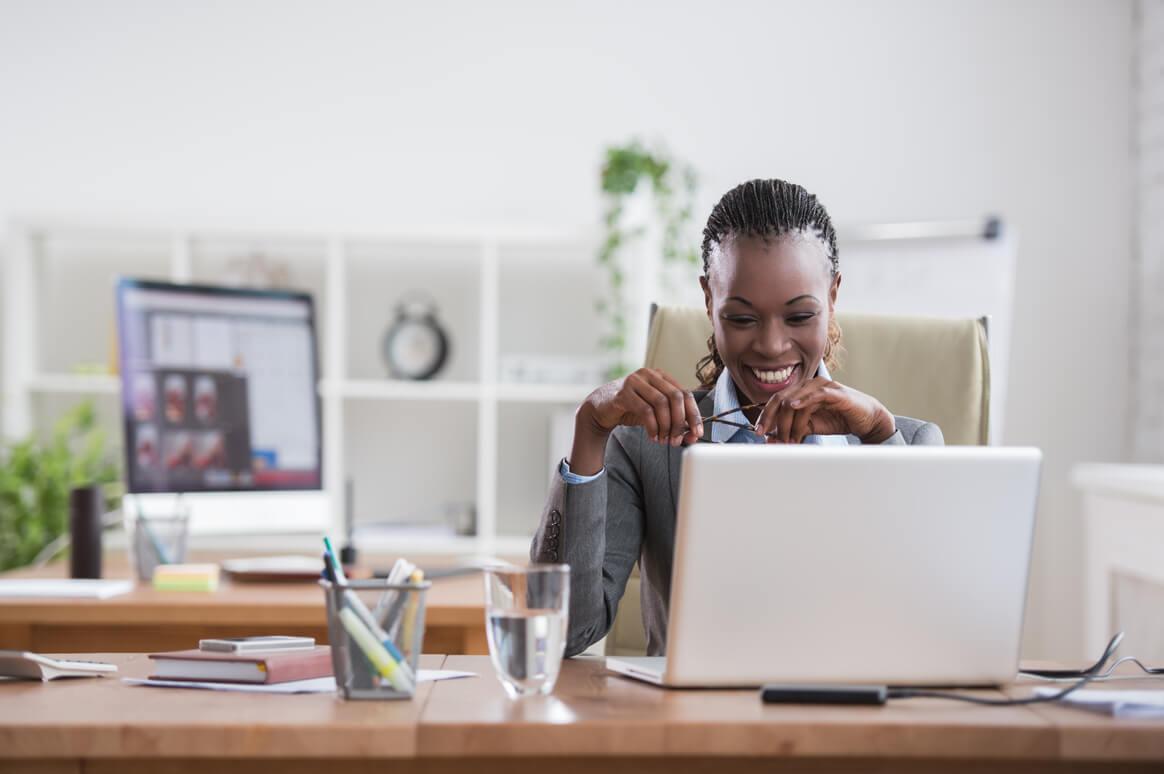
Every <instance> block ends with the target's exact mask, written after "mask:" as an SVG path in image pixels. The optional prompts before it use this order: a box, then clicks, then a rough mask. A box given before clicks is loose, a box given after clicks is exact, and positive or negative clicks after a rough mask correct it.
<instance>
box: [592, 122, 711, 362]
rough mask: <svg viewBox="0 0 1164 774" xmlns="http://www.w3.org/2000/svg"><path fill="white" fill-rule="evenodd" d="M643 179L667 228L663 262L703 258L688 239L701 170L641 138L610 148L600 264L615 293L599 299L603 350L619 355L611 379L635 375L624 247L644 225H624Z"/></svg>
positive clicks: (604, 184) (605, 174) (605, 167)
mask: <svg viewBox="0 0 1164 774" xmlns="http://www.w3.org/2000/svg"><path fill="white" fill-rule="evenodd" d="M642 183H648V184H649V185H650V187H651V193H652V194H653V196H652V199H653V201H654V205H655V206H654V210H655V216H656V217H657V218H658V219H659V223H660V225H661V227H662V243H663V244H662V250H663V261H664V262H668V263H683V262H685V263H691V264H696V263H698V262H699V251H698V250H697V249H696V247H695V246H694V245H692V244H691V243H690V242H688V241H686V240H685V235H686V227H687V225H688V223H689V222H690V221H691V214H692V209H693V206H694V199H695V185H696V176H695V170H694V169H693V168H692V167H691V166H690V165H688V164H686V163H683V162H680V161H678V160H676V159H674V158H671V157H670V156H669V155H668V154H667V153H666V151H664V150H662V149H658V148H657V149H655V150H653V151H652V150H648V149H647V148H646V147H645V146H644V145H643V144H642V143H641V142H640V141H638V140H632V141H631V142H630V143H628V144H626V145H620V146H612V147H609V148H607V149H606V162H605V163H604V164H603V166H602V195H603V200H604V203H605V206H604V211H603V219H602V222H603V228H604V232H603V237H602V242H601V244H600V246H599V249H598V264H599V266H601V267H602V268H604V269H605V270H606V273H607V278H608V283H609V292H608V293H607V295H606V297H605V298H601V299H599V300H598V301H597V302H596V305H595V308H596V309H597V310H598V313H599V316H600V317H603V318H605V321H606V333H605V334H604V335H603V336H602V338H601V339H599V345H600V346H601V348H602V349H603V350H604V351H606V352H609V353H611V354H612V355H614V357H613V360H612V364H611V366H610V371H609V373H608V378H610V379H617V378H618V377H620V376H624V375H625V374H627V373H629V372H630V370H631V368H630V367H629V366H628V364H627V362H626V346H627V310H626V298H625V295H624V293H623V290H624V285H625V282H626V270H625V265H624V263H623V259H622V257H623V251H624V249H625V248H626V247H627V246H628V245H629V244H630V243H632V242H633V241H634V240H635V239H636V238H638V237H641V236H642V234H643V230H644V229H643V227H642V226H637V227H634V228H630V227H627V226H626V225H625V224H624V223H623V215H624V211H625V209H626V202H627V200H628V199H629V198H630V196H631V195H632V194H634V192H635V190H636V189H637V188H638V187H639V185H640V184H642Z"/></svg>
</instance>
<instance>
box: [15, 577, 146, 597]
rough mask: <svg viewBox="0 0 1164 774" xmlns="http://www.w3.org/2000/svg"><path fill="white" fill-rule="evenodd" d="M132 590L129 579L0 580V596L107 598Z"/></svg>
mask: <svg viewBox="0 0 1164 774" xmlns="http://www.w3.org/2000/svg"><path fill="white" fill-rule="evenodd" d="M130 591H133V581H131V580H77V579H72V578H15V579H4V580H0V597H4V598H9V599H11V598H32V599H49V598H53V597H71V598H79V599H109V598H110V597H116V596H118V595H119V594H128V593H129V592H130Z"/></svg>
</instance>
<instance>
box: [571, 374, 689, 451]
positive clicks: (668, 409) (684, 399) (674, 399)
mask: <svg viewBox="0 0 1164 774" xmlns="http://www.w3.org/2000/svg"><path fill="white" fill-rule="evenodd" d="M577 419H578V421H577V423H576V425H577V427H576V430H575V432H576V433H577V431H578V430H586V429H588V430H590V431H591V432H592V433H594V435H595V436H596V437H598V436H602V437H605V436H609V435H610V433H612V432H613V431H614V429H615V428H616V427H618V426H619V425H630V426H635V425H638V426H642V427H643V428H644V429H645V430H646V431H647V437H648V438H650V439H651V440H652V441H654V442H655V443H661V444H666V445H668V446H680V445H687V444H689V443H695V442H696V441H698V440H699V439H700V438H702V437H703V419H702V417H701V416H700V415H699V407H698V406H696V405H695V397H694V396H693V395H692V394H691V392H690V391H689V390H685V389H683V388H682V387H681V386H680V385H679V382H677V381H675V379H674V378H673V377H672V376H671V375H670V374H668V373H666V372H665V371H660V370H658V369H655V368H640V369H639V370H637V371H635V372H634V373H632V374H630V375H629V376H625V377H623V378H622V379H617V380H615V381H613V382H609V383H607V384H604V385H602V386H601V387H599V388H598V389H597V390H595V391H594V392H592V393H590V395H588V396H587V397H586V400H585V401H584V402H583V403H582V405H581V406H580V407H579V409H578V415H577ZM575 441H577V438H575Z"/></svg>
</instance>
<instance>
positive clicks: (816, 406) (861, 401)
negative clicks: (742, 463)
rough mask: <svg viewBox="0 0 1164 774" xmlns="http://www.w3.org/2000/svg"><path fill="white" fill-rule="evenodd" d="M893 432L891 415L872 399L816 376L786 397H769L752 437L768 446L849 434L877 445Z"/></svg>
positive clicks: (894, 427)
mask: <svg viewBox="0 0 1164 774" xmlns="http://www.w3.org/2000/svg"><path fill="white" fill-rule="evenodd" d="M896 430H897V428H896V425H895V423H894V421H893V415H892V414H891V413H889V409H887V408H885V406H882V405H881V402H880V401H878V400H877V399H876V398H874V397H872V396H871V395H866V394H865V393H863V392H859V391H858V390H854V389H853V388H851V387H846V386H845V385H843V384H841V383H840V382H834V381H832V380H831V379H823V378H821V377H819V376H818V377H814V378H812V379H809V380H808V381H807V382H805V383H804V384H802V385H800V386H799V387H797V388H796V389H794V390H792V391H791V392H789V393H788V394H787V395H773V396H772V398H771V399H770V400H769V401H768V404H767V405H766V406H764V410H763V411H761V412H760V418H759V420H757V421H756V434H757V435H760V436H763V437H765V438H766V439H767V441H768V443H800V442H802V441H803V440H804V438H805V436H809V435H843V434H850V433H851V434H852V435H855V436H857V437H858V438H860V439H861V443H881V442H882V441H884V440H886V439H887V438H889V437H890V436H891V435H893V434H894V432H896Z"/></svg>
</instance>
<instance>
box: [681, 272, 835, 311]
mask: <svg viewBox="0 0 1164 774" xmlns="http://www.w3.org/2000/svg"><path fill="white" fill-rule="evenodd" d="M699 287H701V288H703V305H704V307H706V309H707V319H709V320H710V319H711V285H709V284H708V282H707V275H706V274H701V275H700V277H699ZM834 295H836V293H835V291H834Z"/></svg>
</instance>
